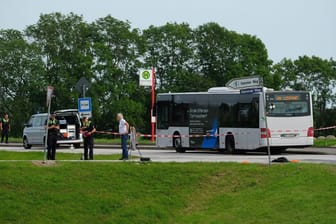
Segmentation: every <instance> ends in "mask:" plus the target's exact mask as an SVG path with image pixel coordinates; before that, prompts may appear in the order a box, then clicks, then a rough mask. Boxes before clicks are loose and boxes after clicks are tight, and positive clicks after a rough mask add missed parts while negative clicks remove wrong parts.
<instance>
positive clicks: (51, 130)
mask: <svg viewBox="0 0 336 224" xmlns="http://www.w3.org/2000/svg"><path fill="white" fill-rule="evenodd" d="M46 128H47V129H48V155H47V159H48V160H55V159H56V145H57V134H58V131H59V129H60V127H59V122H58V120H56V114H55V113H51V114H50V117H49V120H47V121H46Z"/></svg>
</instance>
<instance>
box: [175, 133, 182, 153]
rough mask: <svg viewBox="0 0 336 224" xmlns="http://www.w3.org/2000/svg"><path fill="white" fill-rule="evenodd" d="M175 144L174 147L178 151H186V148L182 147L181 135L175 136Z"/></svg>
mask: <svg viewBox="0 0 336 224" xmlns="http://www.w3.org/2000/svg"><path fill="white" fill-rule="evenodd" d="M173 144H174V148H175V150H176V152H180V153H183V152H185V149H184V148H182V139H181V137H175V138H174V139H173Z"/></svg>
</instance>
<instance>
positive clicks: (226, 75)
mask: <svg viewBox="0 0 336 224" xmlns="http://www.w3.org/2000/svg"><path fill="white" fill-rule="evenodd" d="M195 41H196V42H195V48H196V54H197V56H196V57H197V59H196V63H197V68H198V71H199V72H200V73H201V74H203V75H204V77H205V78H206V79H209V80H212V83H213V85H216V86H224V85H225V84H226V82H227V81H229V80H230V79H233V78H238V77H243V76H252V75H260V76H262V77H263V78H264V81H265V82H266V85H268V86H269V87H272V86H273V80H272V77H271V76H270V65H271V63H272V62H271V61H270V60H269V59H268V55H267V50H266V47H265V45H264V44H263V43H262V41H261V40H260V39H258V38H256V37H255V36H251V35H247V34H243V35H240V34H238V33H236V32H233V31H229V30H227V29H225V28H223V27H221V26H220V25H218V24H217V23H207V24H204V25H201V26H199V27H198V28H197V29H196V30H195Z"/></svg>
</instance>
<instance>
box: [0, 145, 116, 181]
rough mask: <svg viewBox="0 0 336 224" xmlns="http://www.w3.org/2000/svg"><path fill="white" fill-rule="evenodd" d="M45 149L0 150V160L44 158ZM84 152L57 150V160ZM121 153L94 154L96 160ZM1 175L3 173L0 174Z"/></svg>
mask: <svg viewBox="0 0 336 224" xmlns="http://www.w3.org/2000/svg"><path fill="white" fill-rule="evenodd" d="M43 156H44V154H43V150H41V151H38V152H11V151H0V160H43ZM81 156H82V154H79V153H62V152H57V151H56V160H79V159H80V157H81ZM120 157H121V155H116V154H114V155H94V159H95V160H116V159H119V158H120ZM0 176H1V174H0Z"/></svg>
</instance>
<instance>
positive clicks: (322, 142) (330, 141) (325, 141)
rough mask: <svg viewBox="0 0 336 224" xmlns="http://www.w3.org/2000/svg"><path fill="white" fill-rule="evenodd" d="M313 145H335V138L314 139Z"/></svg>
mask: <svg viewBox="0 0 336 224" xmlns="http://www.w3.org/2000/svg"><path fill="white" fill-rule="evenodd" d="M314 146H315V147H335V146H336V139H315V140H314Z"/></svg>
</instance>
